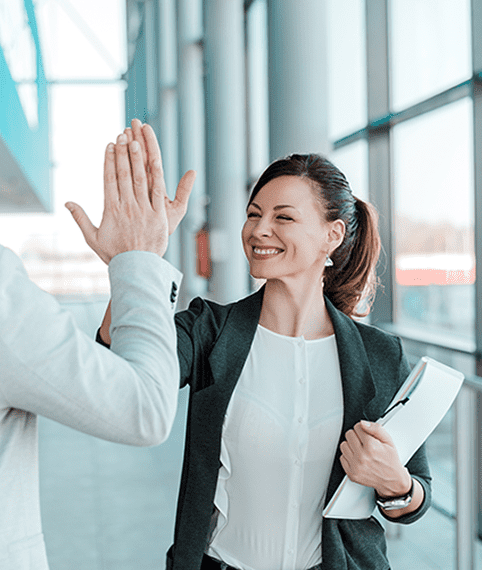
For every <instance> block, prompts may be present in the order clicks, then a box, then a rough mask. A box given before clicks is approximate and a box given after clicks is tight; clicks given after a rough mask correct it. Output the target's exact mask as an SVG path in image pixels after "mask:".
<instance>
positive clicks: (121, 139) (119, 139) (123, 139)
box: [117, 133, 127, 144]
mask: <svg viewBox="0 0 482 570" xmlns="http://www.w3.org/2000/svg"><path fill="white" fill-rule="evenodd" d="M126 143H127V137H126V136H125V134H124V133H122V134H120V135H119V136H118V137H117V144H126Z"/></svg>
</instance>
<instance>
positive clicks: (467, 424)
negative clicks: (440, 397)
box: [378, 323, 482, 570]
mask: <svg viewBox="0 0 482 570" xmlns="http://www.w3.org/2000/svg"><path fill="white" fill-rule="evenodd" d="M378 326H380V327H381V328H383V329H385V330H387V331H389V332H392V333H394V334H397V335H398V336H400V337H401V338H402V339H404V340H407V341H410V342H415V343H417V344H419V345H424V346H427V347H431V348H437V349H443V350H447V351H449V352H452V353H459V354H464V355H466V356H471V357H473V358H474V359H475V358H477V356H478V355H477V354H476V351H475V346H473V345H472V343H468V342H463V341H458V340H456V339H453V338H450V339H449V338H447V339H443V338H441V337H440V336H439V335H436V336H435V335H431V334H424V333H423V332H420V331H418V332H415V331H412V330H411V329H408V328H404V327H398V326H396V325H393V324H391V323H390V324H388V323H387V324H381V325H380V324H379V325H378ZM479 402H482V378H481V377H479V376H466V378H465V381H464V383H463V385H462V388H461V390H460V392H459V395H458V396H457V399H456V400H455V403H454V407H455V421H454V446H455V474H456V478H455V487H456V489H455V492H456V514H455V524H456V550H457V554H456V556H457V566H456V568H457V570H477V556H476V551H477V541H478V535H479V531H478V529H477V527H478V521H477V504H478V500H479V498H478V496H477V495H478V491H477V481H478V479H479V477H482V473H481V474H479V473H478V465H477V459H479V461H482V458H478V450H477V442H478V441H481V440H479V438H480V437H481V434H479V433H478V427H477V426H478V425H479V422H480V416H479V415H478V414H482V410H478V407H479ZM481 453H482V450H481ZM481 499H482V498H481ZM481 507H482V505H481ZM439 510H440V511H441V512H444V509H439ZM444 514H445V515H447V513H446V512H444ZM479 570H482V567H481V568H480V569H479Z"/></svg>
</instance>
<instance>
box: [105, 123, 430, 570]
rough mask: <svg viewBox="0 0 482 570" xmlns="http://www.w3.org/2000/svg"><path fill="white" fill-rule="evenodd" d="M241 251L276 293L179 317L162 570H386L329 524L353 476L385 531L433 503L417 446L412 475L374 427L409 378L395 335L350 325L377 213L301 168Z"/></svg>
mask: <svg viewBox="0 0 482 570" xmlns="http://www.w3.org/2000/svg"><path fill="white" fill-rule="evenodd" d="M131 136H132V134H131ZM242 240H243V246H244V251H245V253H246V257H247V259H248V262H249V266H250V272H251V275H252V276H253V277H256V278H259V279H265V280H266V284H265V285H264V286H263V287H262V288H261V289H260V290H259V291H257V292H256V293H254V294H253V295H251V296H249V297H247V298H245V299H242V300H241V301H239V302H237V303H233V304H230V305H227V306H221V305H218V304H216V303H214V302H210V301H206V300H203V299H200V298H197V299H194V300H193V301H192V303H191V305H190V306H189V308H188V309H187V310H186V311H183V312H181V313H178V315H176V327H177V342H178V357H179V364H180V373H181V387H183V386H185V385H186V384H189V386H190V398H189V411H188V423H187V432H186V444H185V452H184V464H183V472H182V480H181V488H180V493H179V500H178V510H177V518H176V527H175V539H174V545H173V546H172V547H171V548H170V550H169V552H168V555H167V568H168V569H173V570H181V569H182V570H199V569H201V570H209V569H211V568H212V569H224V568H237V569H241V570H273V569H283V570H288V569H290V570H306V569H322V570H345V569H346V570H355V569H360V570H361V569H363V570H386V569H388V568H389V563H388V560H387V558H386V544H385V538H384V532H383V528H382V527H381V525H380V524H379V523H378V521H376V520H375V519H374V518H373V517H372V518H370V519H366V520H341V519H323V518H322V511H323V507H324V506H325V505H326V504H327V503H328V501H329V500H330V498H331V497H332V496H333V493H334V491H335V490H336V488H337V487H338V485H339V484H340V482H341V481H342V479H343V477H344V475H345V474H347V475H348V476H349V478H350V479H351V480H353V481H355V482H357V483H360V484H363V485H367V486H370V487H373V488H374V489H375V490H376V492H377V495H378V498H379V508H380V511H381V513H382V515H383V516H385V517H387V518H389V519H395V520H397V521H398V522H401V523H410V522H413V521H415V520H417V519H418V518H419V517H420V516H422V514H423V513H424V512H425V511H426V510H427V509H428V507H429V503H430V475H429V470H428V465H427V461H426V457H425V453H424V450H423V448H421V449H419V450H418V451H417V453H416V454H415V455H414V456H413V457H412V459H411V460H410V462H409V463H408V464H407V467H404V466H403V465H402V464H401V463H400V461H399V459H398V455H397V452H396V449H395V448H394V446H393V443H392V441H391V439H390V437H389V436H388V434H387V433H386V432H385V430H384V429H383V428H382V427H380V426H378V425H376V424H374V423H371V422H373V421H375V420H376V419H377V418H378V417H380V415H382V413H383V412H384V410H385V409H386V407H387V405H388V404H389V402H390V401H391V399H392V398H393V396H394V394H395V393H396V392H397V390H398V388H399V386H400V385H401V383H402V382H403V381H404V380H405V378H406V376H407V375H408V373H409V370H410V369H409V366H408V364H407V361H406V358H405V356H404V355H403V351H402V348H401V344H400V341H399V340H398V339H397V338H396V337H393V336H391V335H388V334H386V333H384V332H382V331H380V330H378V329H376V328H374V327H371V326H369V325H366V324H362V323H360V322H358V321H356V320H354V317H356V316H360V315H359V313H358V312H357V310H358V308H359V307H360V306H361V304H363V302H364V301H366V300H367V299H368V300H369V298H370V296H371V294H372V291H373V288H374V283H375V280H374V268H375V265H376V262H377V259H378V254H379V249H380V245H379V237H378V231H377V223H376V215H375V213H374V210H373V208H372V207H371V206H370V205H368V204H366V203H364V202H362V201H361V200H359V199H357V198H355V197H354V196H353V195H352V193H351V190H350V187H349V184H348V182H347V181H346V179H345V177H344V175H343V174H342V173H341V172H340V171H339V170H338V169H337V168H336V167H335V166H334V165H333V164H331V163H330V162H329V161H328V160H326V159H325V158H323V157H320V156H317V155H292V156H290V157H287V158H285V159H281V160H278V161H276V162H274V163H273V164H271V165H270V166H269V167H268V168H267V170H266V171H265V172H264V173H263V174H262V175H261V177H260V179H259V180H258V182H257V184H256V186H255V187H254V189H253V191H252V194H251V197H250V199H249V203H248V208H247V219H246V223H245V225H244V228H243V231H242ZM108 325H109V318H108V315H106V320H105V321H104V323H103V325H102V327H101V337H102V339H103V340H104V341H105V342H108V340H109V339H108ZM366 420H368V421H366Z"/></svg>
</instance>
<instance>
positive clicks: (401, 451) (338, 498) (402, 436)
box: [323, 356, 464, 519]
mask: <svg viewBox="0 0 482 570" xmlns="http://www.w3.org/2000/svg"><path fill="white" fill-rule="evenodd" d="M463 381H464V375H463V374H462V373H461V372H458V371H457V370H454V369H453V368H450V367H449V366H446V365H445V364H441V363H440V362H437V361H436V360H433V359H432V358H429V357H428V356H424V357H422V358H421V359H420V360H419V361H418V363H417V365H416V366H415V368H414V369H413V370H412V372H411V374H410V375H409V376H408V378H407V379H406V381H405V382H404V383H403V385H402V387H401V388H400V390H399V391H398V392H397V394H396V395H395V397H394V398H393V400H392V402H391V403H390V405H389V406H388V408H387V411H386V412H385V414H384V415H383V416H382V417H381V418H380V419H379V420H378V422H377V423H380V424H381V425H383V427H384V428H385V429H386V430H387V432H388V433H389V435H390V436H391V438H392V440H393V442H394V444H395V447H396V448H397V451H398V456H399V457H400V461H401V462H402V464H403V465H405V464H406V463H408V461H409V459H410V458H411V457H412V455H413V454H414V453H415V452H416V451H417V449H418V448H419V447H420V446H421V445H422V443H423V442H424V441H425V440H426V439H427V437H428V436H429V435H430V434H431V433H432V431H433V430H434V429H435V428H436V427H437V425H438V424H439V423H440V421H441V420H442V418H443V417H444V416H445V414H446V413H447V412H448V410H449V408H450V406H451V405H452V403H453V402H454V400H455V398H456V396H457V394H458V392H459V390H460V388H461V386H462V383H463ZM375 506H376V499H375V491H374V489H372V488H371V487H365V486H364V485H360V484H358V483H354V482H353V481H350V480H349V479H348V477H346V476H345V478H344V479H343V481H342V482H341V483H340V485H339V487H338V489H337V490H336V492H335V493H334V495H333V497H332V499H331V501H330V502H329V504H328V505H327V506H326V508H325V510H324V511H323V516H324V517H327V518H336V519H366V518H368V517H370V515H371V514H372V512H373V510H374V508H375Z"/></svg>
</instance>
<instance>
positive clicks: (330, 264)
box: [325, 254, 333, 267]
mask: <svg viewBox="0 0 482 570" xmlns="http://www.w3.org/2000/svg"><path fill="white" fill-rule="evenodd" d="M332 266H333V259H331V257H330V256H329V255H328V254H326V261H325V267H332Z"/></svg>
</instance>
